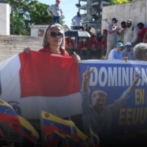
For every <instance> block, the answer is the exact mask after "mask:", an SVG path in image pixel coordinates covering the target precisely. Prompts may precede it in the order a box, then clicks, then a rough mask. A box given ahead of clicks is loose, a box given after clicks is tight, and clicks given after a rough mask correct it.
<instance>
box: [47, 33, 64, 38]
mask: <svg viewBox="0 0 147 147" xmlns="http://www.w3.org/2000/svg"><path fill="white" fill-rule="evenodd" d="M49 35H50V36H51V37H53V38H55V37H57V36H58V37H60V38H62V37H63V34H62V33H56V32H51V33H50V34H49Z"/></svg>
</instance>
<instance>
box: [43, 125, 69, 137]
mask: <svg viewBox="0 0 147 147" xmlns="http://www.w3.org/2000/svg"><path fill="white" fill-rule="evenodd" d="M43 129H44V132H45V136H50V135H52V132H55V131H57V132H58V133H60V134H65V135H71V132H67V131H64V130H60V129H58V128H57V127H55V126H53V125H52V126H51V125H50V126H46V125H43Z"/></svg>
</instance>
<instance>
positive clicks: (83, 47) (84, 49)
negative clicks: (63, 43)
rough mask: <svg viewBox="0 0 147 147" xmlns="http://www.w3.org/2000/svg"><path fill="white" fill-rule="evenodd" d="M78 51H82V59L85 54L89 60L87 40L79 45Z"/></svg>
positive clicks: (84, 39)
mask: <svg viewBox="0 0 147 147" xmlns="http://www.w3.org/2000/svg"><path fill="white" fill-rule="evenodd" d="M78 49H79V50H80V57H81V59H83V54H86V59H88V58H89V51H88V48H87V40H86V38H83V40H82V41H81V42H79V43H78Z"/></svg>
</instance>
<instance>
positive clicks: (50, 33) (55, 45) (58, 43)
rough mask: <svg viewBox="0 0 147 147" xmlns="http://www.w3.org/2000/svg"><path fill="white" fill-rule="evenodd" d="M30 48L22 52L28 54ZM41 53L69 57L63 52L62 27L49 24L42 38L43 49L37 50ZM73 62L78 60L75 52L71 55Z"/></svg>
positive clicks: (63, 36)
mask: <svg viewBox="0 0 147 147" xmlns="http://www.w3.org/2000/svg"><path fill="white" fill-rule="evenodd" d="M29 51H30V48H29V47H28V48H25V49H24V52H26V53H29ZM39 52H42V53H48V54H58V55H62V56H66V57H69V54H68V52H67V51H66V50H65V35H64V29H63V27H62V26H61V25H60V24H58V23H55V24H51V25H50V26H49V27H48V28H47V29H46V31H45V33H44V37H43V48H42V49H40V50H39ZM72 57H73V59H74V60H75V62H78V61H79V60H80V57H79V55H77V54H76V53H75V52H74V54H73V56H72Z"/></svg>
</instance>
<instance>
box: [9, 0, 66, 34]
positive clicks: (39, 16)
mask: <svg viewBox="0 0 147 147" xmlns="http://www.w3.org/2000/svg"><path fill="white" fill-rule="evenodd" d="M7 2H8V3H9V4H10V6H11V15H10V32H11V34H17V35H20V34H21V35H29V34H30V26H32V25H48V24H50V23H51V16H49V15H48V13H47V8H48V7H49V5H46V4H43V3H40V2H38V1H37V0H7ZM62 23H63V20H62Z"/></svg>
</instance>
